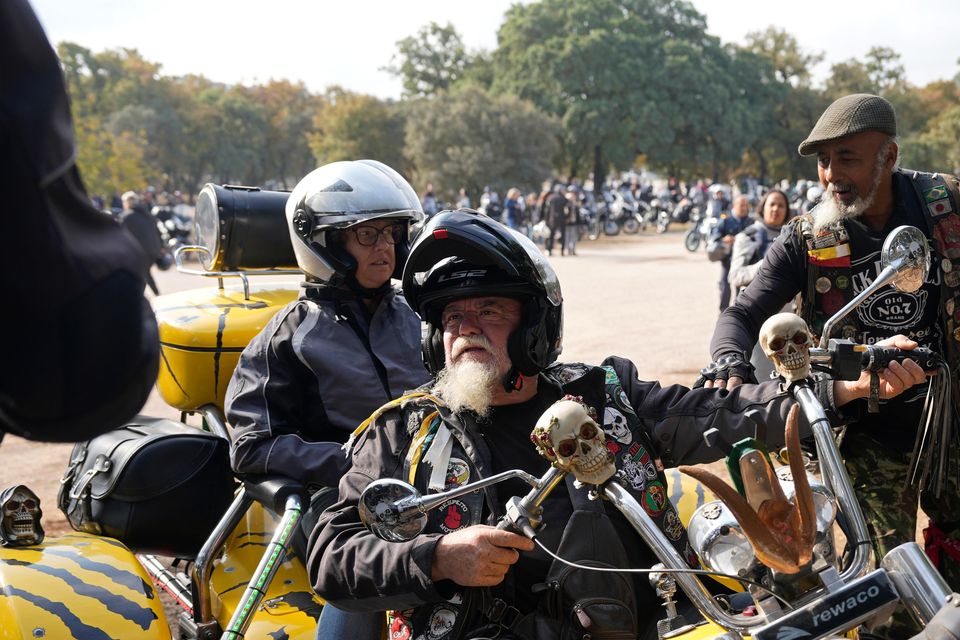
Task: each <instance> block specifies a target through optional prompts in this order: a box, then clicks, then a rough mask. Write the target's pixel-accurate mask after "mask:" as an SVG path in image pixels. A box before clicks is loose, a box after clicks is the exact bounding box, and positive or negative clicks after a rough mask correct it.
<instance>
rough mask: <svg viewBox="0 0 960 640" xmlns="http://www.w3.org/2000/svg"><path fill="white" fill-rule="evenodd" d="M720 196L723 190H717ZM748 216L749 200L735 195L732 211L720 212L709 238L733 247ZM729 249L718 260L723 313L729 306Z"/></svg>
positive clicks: (744, 226) (721, 310)
mask: <svg viewBox="0 0 960 640" xmlns="http://www.w3.org/2000/svg"><path fill="white" fill-rule="evenodd" d="M716 193H717V194H719V195H720V196H721V197H722V195H723V192H722V191H720V190H717V192H716ZM715 200H716V198H715ZM751 220H752V219H751V218H750V201H749V200H748V199H747V197H746V196H737V197H736V199H734V201H733V213H732V214H727V213H724V214H721V215H720V222H718V223H717V226H716V227H714V228H713V232H712V234H711V238H712V239H713V240H716V239H717V238H719V239H720V241H721V242H723V243H724V244H725V245H726V246H727V247H729V248H730V249H732V248H733V241H734V239H735V238H736V236H737V234H738V233H740V232H741V231H743V230H744V229H746V228H747V225H749V224H750V222H751ZM731 253H732V252H731V251H728V252H727V256H726V257H725V258H723V260H721V261H720V280H719V282H718V285H719V287H720V312H721V313H723V310H724V309H726V308H727V307H728V306H730V282H729V276H730V259H731Z"/></svg>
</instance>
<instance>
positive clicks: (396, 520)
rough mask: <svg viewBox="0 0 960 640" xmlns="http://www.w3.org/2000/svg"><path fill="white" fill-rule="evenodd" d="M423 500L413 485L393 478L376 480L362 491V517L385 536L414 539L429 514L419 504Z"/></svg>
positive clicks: (386, 537)
mask: <svg viewBox="0 0 960 640" xmlns="http://www.w3.org/2000/svg"><path fill="white" fill-rule="evenodd" d="M419 500H420V492H419V491H417V490H416V489H415V488H414V487H413V485H410V484H407V483H406V482H404V481H402V480H394V479H392V478H383V479H381V480H375V481H373V482H371V483H370V484H369V486H367V488H366V489H364V490H363V493H362V494H360V503H359V504H358V505H357V508H358V509H359V511H360V521H361V522H363V525H364V526H365V527H366V528H367V529H369V530H370V531H372V532H373V534H374V535H376V536H377V537H378V538H380V539H381V540H386V541H387V542H405V541H407V540H412V539H414V538H416V537H417V536H418V535H420V534H421V533H422V532H423V529H424V528H425V527H426V526H427V514H426V513H424V512H423V511H421V510H419V509H417V508H416V503H417V502H418V501H419ZM409 507H413V508H412V509H411V508H409Z"/></svg>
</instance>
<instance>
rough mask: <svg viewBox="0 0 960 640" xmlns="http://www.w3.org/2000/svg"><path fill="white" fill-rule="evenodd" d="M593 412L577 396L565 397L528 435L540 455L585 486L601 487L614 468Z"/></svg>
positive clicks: (613, 471) (554, 405) (549, 410)
mask: <svg viewBox="0 0 960 640" xmlns="http://www.w3.org/2000/svg"><path fill="white" fill-rule="evenodd" d="M596 415H597V414H596V412H595V411H594V410H593V409H592V408H591V407H588V406H587V405H586V404H585V403H584V402H583V398H581V397H579V396H569V395H568V396H564V397H563V398H562V399H561V400H558V401H557V402H555V403H553V405H551V406H550V408H549V409H547V410H546V411H545V412H544V413H543V415H542V416H540V419H539V420H538V421H537V425H536V426H535V427H534V428H533V432H532V433H531V434H530V440H531V441H532V442H533V444H535V445H536V446H537V449H538V450H539V451H540V455H542V456H543V457H544V458H546V459H547V460H549V461H550V462H552V463H553V464H554V465H555V466H557V467H559V468H560V469H563V470H564V471H569V472H572V473H573V474H574V475H575V476H576V477H577V479H578V480H580V481H581V482H584V483H587V484H597V485H599V484H603V483H604V482H606V481H607V480H609V479H610V478H611V477H612V476H613V474H614V473H616V471H617V468H616V466H615V465H614V462H613V454H612V453H610V451H609V450H608V449H607V445H606V440H605V438H604V436H603V430H602V429H601V428H600V425H598V424H597V421H596Z"/></svg>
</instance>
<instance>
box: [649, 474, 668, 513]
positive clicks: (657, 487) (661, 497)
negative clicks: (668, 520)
mask: <svg viewBox="0 0 960 640" xmlns="http://www.w3.org/2000/svg"><path fill="white" fill-rule="evenodd" d="M666 506H667V491H666V489H664V487H663V483H662V482H660V481H659V480H654V481H653V482H651V483H650V484H648V485H647V489H646V491H644V492H643V508H644V510H645V511H646V512H647V513H649V514H650V515H651V516H656V515H660V513H661V512H662V511H663V510H664V508H665V507H666Z"/></svg>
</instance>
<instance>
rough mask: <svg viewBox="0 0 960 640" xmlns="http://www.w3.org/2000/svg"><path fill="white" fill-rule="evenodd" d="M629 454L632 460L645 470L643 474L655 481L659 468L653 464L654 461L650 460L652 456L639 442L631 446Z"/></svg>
mask: <svg viewBox="0 0 960 640" xmlns="http://www.w3.org/2000/svg"><path fill="white" fill-rule="evenodd" d="M627 453H628V454H629V455H630V459H631V460H632V461H633V462H634V463H635V464H637V465H638V466H639V467H640V468H641V469H643V474H644V475H645V476H646V477H647V478H649V479H650V480H653V479H654V478H656V477H657V468H656V467H655V466H654V464H653V460H652V459H651V458H650V454H649V453H647V450H646V449H644V448H643V447H642V446H640V443H639V442H634V443H633V444H632V445H630V449H628V450H627Z"/></svg>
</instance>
